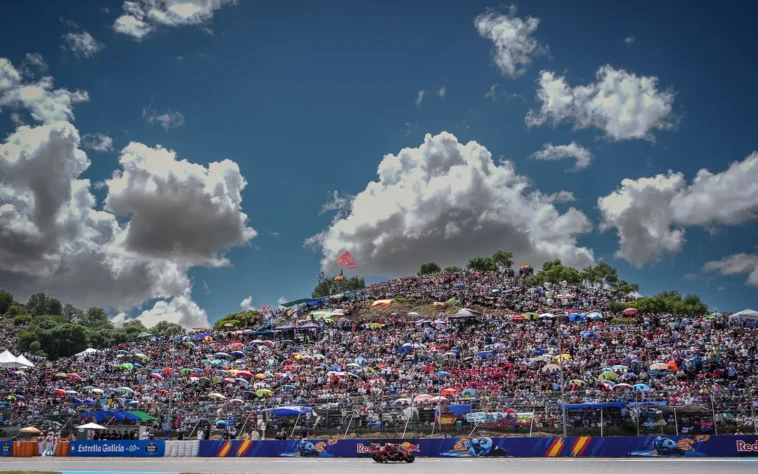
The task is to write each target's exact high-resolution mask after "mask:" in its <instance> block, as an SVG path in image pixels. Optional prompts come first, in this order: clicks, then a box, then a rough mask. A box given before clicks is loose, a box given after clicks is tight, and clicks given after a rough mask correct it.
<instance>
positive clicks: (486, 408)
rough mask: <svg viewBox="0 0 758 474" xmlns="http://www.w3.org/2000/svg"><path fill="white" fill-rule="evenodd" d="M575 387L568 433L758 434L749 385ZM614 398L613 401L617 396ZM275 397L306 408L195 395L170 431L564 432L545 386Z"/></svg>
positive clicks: (19, 417)
mask: <svg viewBox="0 0 758 474" xmlns="http://www.w3.org/2000/svg"><path fill="white" fill-rule="evenodd" d="M582 395H584V394H582V393H580V392H571V393H568V394H567V395H566V397H565V400H566V409H565V425H566V429H565V431H566V433H567V434H568V435H583V436H585V435H586V436H589V435H591V436H619V435H638V434H639V435H650V434H662V435H674V434H727V433H740V432H741V433H745V434H748V433H755V434H758V421H757V420H756V411H758V401H756V398H755V397H754V396H753V395H752V394H751V393H750V392H748V391H743V392H741V393H738V394H737V393H721V394H709V395H705V394H703V395H699V396H698V397H696V398H694V399H691V400H690V401H689V402H688V403H679V404H672V403H671V400H667V399H662V398H656V397H655V396H648V395H645V396H644V397H643V396H639V394H631V395H629V396H627V397H626V398H623V399H622V402H621V403H606V402H607V401H606V400H600V399H594V400H586V399H583V398H582ZM587 401H589V402H592V403H586V402H587ZM613 401H615V402H618V401H619V399H618V398H616V399H614V400H613ZM383 402H384V403H383ZM278 405H298V406H305V407H308V408H311V409H312V410H313V411H312V413H309V414H304V415H299V416H271V414H270V413H269V412H268V411H267V410H268V409H270V408H275V407H276V406H277V404H275V403H273V402H272V401H271V400H265V401H254V402H252V401H251V402H246V403H243V404H240V405H232V404H228V403H227V404H219V403H218V402H207V403H202V402H201V403H200V404H195V405H193V406H192V407H191V408H190V407H183V406H182V405H181V404H179V405H178V406H176V405H174V409H173V416H172V424H171V427H170V432H171V435H172V437H176V436H178V435H179V433H183V435H184V437H187V436H195V435H196V433H197V430H198V429H205V428H206V427H210V428H211V432H212V436H234V437H238V438H239V437H241V436H242V437H244V436H252V431H253V430H257V431H258V432H259V433H258V435H259V436H263V437H265V438H267V439H268V438H271V437H274V436H276V435H277V434H279V433H281V432H282V431H283V432H284V433H285V434H286V435H287V437H292V436H300V435H301V434H302V432H303V431H307V433H308V435H309V436H316V435H319V436H329V437H357V436H362V435H368V434H371V435H372V436H376V437H387V438H398V437H403V436H411V434H412V435H413V436H415V437H419V436H463V435H466V436H470V435H474V434H475V433H482V432H487V433H491V434H493V435H495V434H497V435H499V436H503V435H509V434H513V435H516V434H518V435H521V436H523V435H531V436H543V435H556V434H562V433H563V432H564V429H563V425H564V410H563V409H562V407H563V404H562V403H561V401H560V398H559V397H557V396H545V395H544V394H526V393H523V394H518V395H511V396H502V395H501V396H497V397H490V398H484V399H458V400H451V401H449V402H448V403H447V404H429V403H419V404H417V403H412V402H411V403H410V404H402V405H394V406H391V405H390V404H389V403H387V400H382V399H373V400H372V399H371V398H370V397H366V396H363V397H351V398H349V399H345V400H340V401H336V400H335V401H332V402H327V401H326V400H324V401H323V402H322V403H316V404H312V405H308V404H303V403H297V402H296V401H287V402H285V403H280V404H278ZM219 407H223V410H222V413H221V414H219V413H218V411H217V410H218V408H219ZM146 411H148V413H150V414H151V415H153V416H155V417H156V420H154V421H152V422H147V424H148V425H150V426H151V428H152V429H153V430H154V432H155V433H156V434H159V435H160V434H162V433H163V432H164V430H165V429H166V427H167V426H166V425H165V423H163V421H165V419H166V417H167V415H168V405H167V404H159V405H157V407H155V408H153V409H147V410H146ZM0 415H1V416H2V420H3V422H2V423H0V437H5V438H13V437H14V436H15V435H16V433H17V432H18V430H20V428H22V427H23V426H27V425H29V424H32V425H36V426H38V427H39V426H44V427H47V428H49V429H55V430H64V431H66V430H70V429H72V428H73V427H74V426H76V425H77V424H78V423H79V421H82V420H81V419H80V416H79V415H78V414H77V415H74V416H68V415H60V414H58V415H53V414H50V413H45V412H44V411H43V412H42V413H39V414H37V415H35V416H24V413H23V412H19V411H18V410H15V409H10V410H8V409H6V410H4V411H0ZM229 415H231V416H233V417H234V420H235V421H234V425H233V428H234V430H231V429H230V428H232V426H231V425H230V426H229V427H226V426H225V425H224V424H223V423H222V424H217V422H218V421H219V420H226V419H227V417H228V416H229ZM255 421H257V422H258V423H255ZM53 422H55V423H53ZM104 422H106V423H107V422H108V420H105V421H104ZM56 423H57V424H56ZM262 423H265V431H264V432H261V431H260V428H262V426H261V425H262ZM9 424H12V425H14V426H8V425H9ZM224 428H228V429H226V430H224Z"/></svg>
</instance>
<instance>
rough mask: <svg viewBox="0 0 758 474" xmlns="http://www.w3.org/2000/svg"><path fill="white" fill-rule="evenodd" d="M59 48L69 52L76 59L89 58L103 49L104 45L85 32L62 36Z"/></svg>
mask: <svg viewBox="0 0 758 474" xmlns="http://www.w3.org/2000/svg"><path fill="white" fill-rule="evenodd" d="M62 38H63V44H62V45H61V48H63V49H64V50H66V51H71V52H72V53H74V56H76V57H78V58H91V57H94V56H95V55H96V54H97V53H99V52H100V51H102V50H103V48H105V45H104V44H103V43H101V42H100V41H97V40H96V39H95V38H93V37H92V35H91V34H89V33H87V32H86V31H85V32H83V33H71V32H69V33H66V34H65V35H63V36H62Z"/></svg>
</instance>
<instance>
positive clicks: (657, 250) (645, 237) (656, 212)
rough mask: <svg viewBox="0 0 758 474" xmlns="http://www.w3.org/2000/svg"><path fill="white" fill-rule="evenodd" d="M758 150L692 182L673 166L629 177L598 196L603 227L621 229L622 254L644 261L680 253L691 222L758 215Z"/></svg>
mask: <svg viewBox="0 0 758 474" xmlns="http://www.w3.org/2000/svg"><path fill="white" fill-rule="evenodd" d="M756 175H758V152H754V153H752V154H751V155H750V156H748V157H747V158H745V159H744V160H743V161H740V162H736V163H732V164H731V165H730V166H729V168H728V169H726V170H724V171H722V172H721V173H715V174H714V173H712V172H710V171H708V170H705V169H702V170H700V171H698V173H697V175H696V177H695V179H694V180H693V182H692V183H691V184H687V181H686V179H685V178H684V175H683V174H682V173H674V172H673V171H669V172H668V173H667V174H665V175H663V174H659V175H657V176H654V177H652V178H640V179H637V180H633V179H625V180H623V181H622V182H621V187H619V188H618V189H617V190H615V191H614V192H613V193H611V194H609V195H607V196H604V197H601V198H599V199H598V207H599V208H600V212H601V214H602V218H603V223H602V228H603V229H605V230H607V229H611V228H615V229H616V232H617V234H618V236H619V243H620V249H619V251H618V252H617V254H616V255H617V256H618V257H620V258H623V259H625V260H627V261H629V262H630V263H632V264H634V265H637V266H642V265H644V264H645V263H647V262H650V261H655V260H657V259H659V258H660V256H661V255H662V253H664V252H678V251H679V250H681V248H682V245H683V244H684V242H685V239H684V234H685V229H684V228H685V227H686V226H699V227H704V228H708V227H711V226H717V225H739V224H742V223H744V222H747V221H751V220H755V219H756V218H758V187H756V186H755V183H754V178H753V177H754V176H756Z"/></svg>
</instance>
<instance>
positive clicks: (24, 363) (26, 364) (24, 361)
mask: <svg viewBox="0 0 758 474" xmlns="http://www.w3.org/2000/svg"><path fill="white" fill-rule="evenodd" d="M16 362H18V363H19V364H21V365H22V366H24V367H30V368H31V367H34V364H32V363H31V361H30V360H29V359H27V358H26V357H24V354H19V356H18V357H16Z"/></svg>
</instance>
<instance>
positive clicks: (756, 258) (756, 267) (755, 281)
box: [703, 253, 758, 287]
mask: <svg viewBox="0 0 758 474" xmlns="http://www.w3.org/2000/svg"><path fill="white" fill-rule="evenodd" d="M703 269H704V270H705V271H717V272H719V273H721V274H722V275H740V274H747V281H746V282H745V284H746V285H750V286H756V287H758V255H756V254H749V253H738V254H734V255H729V256H728V257H724V258H722V259H721V260H714V261H710V262H707V263H706V264H705V266H704V267H703Z"/></svg>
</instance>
